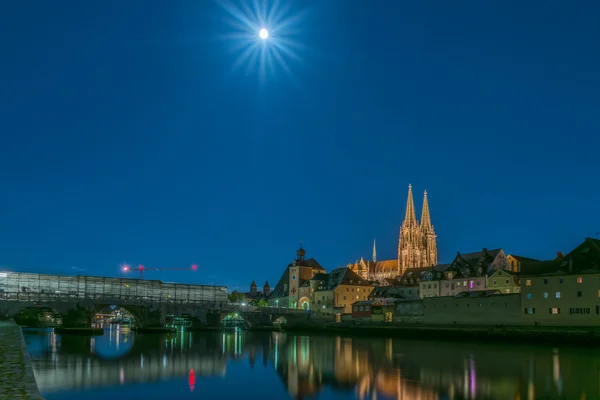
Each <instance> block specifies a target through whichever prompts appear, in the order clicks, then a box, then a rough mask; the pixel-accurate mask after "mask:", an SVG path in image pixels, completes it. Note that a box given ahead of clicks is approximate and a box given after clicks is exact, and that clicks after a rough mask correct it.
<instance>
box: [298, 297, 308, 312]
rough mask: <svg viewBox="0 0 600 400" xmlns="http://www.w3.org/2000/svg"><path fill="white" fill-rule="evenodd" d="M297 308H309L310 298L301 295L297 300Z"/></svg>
mask: <svg viewBox="0 0 600 400" xmlns="http://www.w3.org/2000/svg"><path fill="white" fill-rule="evenodd" d="M298 309H299V310H309V309H310V299H309V298H308V297H301V298H300V299H299V300H298Z"/></svg>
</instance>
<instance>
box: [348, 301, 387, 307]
mask: <svg viewBox="0 0 600 400" xmlns="http://www.w3.org/2000/svg"><path fill="white" fill-rule="evenodd" d="M352 305H353V306H371V305H373V306H382V305H383V303H382V302H380V301H379V300H361V301H355V302H354V303H352Z"/></svg>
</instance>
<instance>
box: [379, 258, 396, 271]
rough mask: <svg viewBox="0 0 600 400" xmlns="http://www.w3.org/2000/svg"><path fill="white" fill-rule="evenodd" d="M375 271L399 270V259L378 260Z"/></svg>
mask: <svg viewBox="0 0 600 400" xmlns="http://www.w3.org/2000/svg"><path fill="white" fill-rule="evenodd" d="M374 268H375V271H374V272H389V271H397V270H398V260H397V259H394V260H382V261H377V262H376V263H375V265H374Z"/></svg>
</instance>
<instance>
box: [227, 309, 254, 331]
mask: <svg viewBox="0 0 600 400" xmlns="http://www.w3.org/2000/svg"><path fill="white" fill-rule="evenodd" d="M221 326H223V327H242V326H243V327H246V328H248V327H250V326H251V324H250V321H248V319H247V318H244V316H243V315H242V314H241V313H238V312H235V311H232V312H230V313H227V314H224V315H222V317H221Z"/></svg>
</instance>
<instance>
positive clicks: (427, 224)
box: [421, 190, 438, 267]
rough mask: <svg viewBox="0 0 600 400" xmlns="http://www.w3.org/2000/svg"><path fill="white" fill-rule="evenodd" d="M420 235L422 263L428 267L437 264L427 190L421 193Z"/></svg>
mask: <svg viewBox="0 0 600 400" xmlns="http://www.w3.org/2000/svg"><path fill="white" fill-rule="evenodd" d="M421 235H422V237H423V239H422V240H423V250H422V252H421V257H422V260H423V261H422V265H423V266H424V267H430V266H433V265H437V260H438V258H437V244H436V236H435V230H434V229H433V225H432V224H431V215H430V214H429V201H428V200H427V190H426V191H425V192H424V194H423V211H422V212H421Z"/></svg>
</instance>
